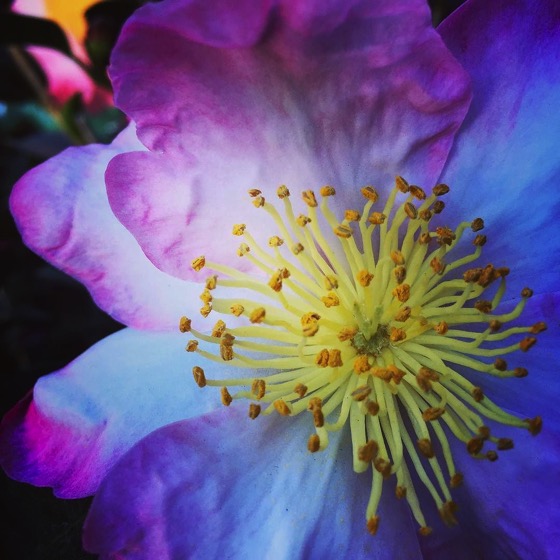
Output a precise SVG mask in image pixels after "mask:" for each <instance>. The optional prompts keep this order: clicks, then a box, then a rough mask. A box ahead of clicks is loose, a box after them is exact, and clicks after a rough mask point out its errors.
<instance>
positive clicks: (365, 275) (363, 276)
mask: <svg viewBox="0 0 560 560" xmlns="http://www.w3.org/2000/svg"><path fill="white" fill-rule="evenodd" d="M356 280H357V281H358V283H359V284H360V286H363V287H364V288H367V287H368V286H369V285H370V284H371V281H372V280H373V274H372V273H371V272H368V271H367V270H360V271H359V272H358V274H357V275H356Z"/></svg>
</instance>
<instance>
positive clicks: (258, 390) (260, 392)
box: [251, 379, 266, 400]
mask: <svg viewBox="0 0 560 560" xmlns="http://www.w3.org/2000/svg"><path fill="white" fill-rule="evenodd" d="M251 393H253V395H255V397H256V398H257V399H259V400H261V399H262V398H263V397H264V395H265V393H266V381H265V380H264V379H255V380H254V381H253V383H252V385H251Z"/></svg>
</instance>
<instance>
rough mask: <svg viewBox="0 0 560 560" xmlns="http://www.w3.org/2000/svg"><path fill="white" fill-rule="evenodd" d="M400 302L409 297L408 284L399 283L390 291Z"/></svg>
mask: <svg viewBox="0 0 560 560" xmlns="http://www.w3.org/2000/svg"><path fill="white" fill-rule="evenodd" d="M391 293H392V294H393V296H395V297H396V298H397V299H398V300H399V301H400V302H401V303H405V302H406V301H408V300H409V298H410V286H409V285H408V284H400V285H399V286H397V287H395V288H394V289H393V291H392V292H391Z"/></svg>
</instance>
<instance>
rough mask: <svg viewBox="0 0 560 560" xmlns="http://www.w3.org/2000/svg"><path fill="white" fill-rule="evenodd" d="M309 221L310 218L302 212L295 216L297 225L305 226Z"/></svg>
mask: <svg viewBox="0 0 560 560" xmlns="http://www.w3.org/2000/svg"><path fill="white" fill-rule="evenodd" d="M310 221H311V218H309V217H308V216H304V215H303V214H300V215H299V216H298V217H297V218H296V222H297V224H298V226H301V227H305V226H306V225H307V224H308V223H309V222H310Z"/></svg>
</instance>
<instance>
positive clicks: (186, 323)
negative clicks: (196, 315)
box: [179, 316, 191, 333]
mask: <svg viewBox="0 0 560 560" xmlns="http://www.w3.org/2000/svg"><path fill="white" fill-rule="evenodd" d="M190 330H191V320H190V319H188V318H187V317H185V316H183V317H181V318H180V319H179V331H180V332H182V333H186V332H189V331H190Z"/></svg>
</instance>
